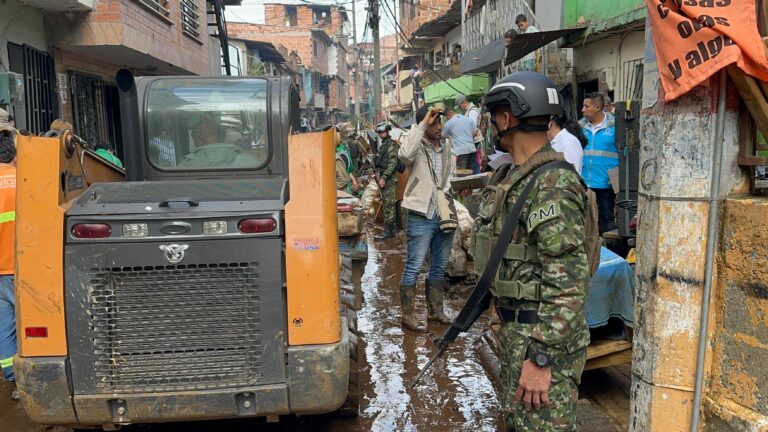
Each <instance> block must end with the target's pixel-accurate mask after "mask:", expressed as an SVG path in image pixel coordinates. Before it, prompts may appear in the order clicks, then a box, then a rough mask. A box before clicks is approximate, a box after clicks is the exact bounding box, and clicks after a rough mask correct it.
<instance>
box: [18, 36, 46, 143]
mask: <svg viewBox="0 0 768 432" xmlns="http://www.w3.org/2000/svg"><path fill="white" fill-rule="evenodd" d="M8 66H9V69H10V71H11V72H16V73H19V74H21V75H22V76H23V77H24V100H23V101H21V102H19V103H14V104H13V105H10V106H9V108H10V111H11V114H13V115H14V117H15V118H16V127H17V128H18V129H26V130H28V131H30V132H32V133H35V134H39V133H43V132H47V131H48V128H49V126H50V125H51V122H52V121H53V120H54V119H56V117H58V115H59V110H58V108H59V102H58V99H57V98H56V90H55V82H56V70H55V68H54V65H53V57H51V55H50V54H48V53H46V52H43V51H39V50H36V49H34V48H32V47H30V46H27V45H23V46H22V45H16V44H12V43H9V44H8Z"/></svg>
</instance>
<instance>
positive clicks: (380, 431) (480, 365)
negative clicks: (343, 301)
mask: <svg viewBox="0 0 768 432" xmlns="http://www.w3.org/2000/svg"><path fill="white" fill-rule="evenodd" d="M403 240H404V239H403ZM368 246H369V259H368V262H367V265H366V268H365V273H364V275H363V281H362V282H363V283H362V287H363V293H364V303H363V306H362V309H361V310H360V311H358V330H359V331H360V333H361V337H362V340H363V347H364V351H365V358H364V359H363V362H362V363H361V368H362V369H361V376H360V380H361V381H360V382H361V395H362V400H361V407H360V416H359V417H357V418H345V417H342V416H339V415H338V414H328V415H323V416H309V417H301V418H298V417H293V416H288V417H281V418H280V421H279V422H277V423H267V422H266V420H264V419H240V420H220V421H207V422H195V423H176V424H162V425H135V426H129V427H125V428H123V429H122V430H125V431H148V432H181V431H184V432H196V431H212V430H217V431H218V430H226V431H232V432H238V431H246V430H248V431H252V430H254V428H258V430H260V431H261V430H263V431H351V432H363V431H374V432H389V431H431V430H441V431H466V430H474V431H478V432H480V431H497V430H501V429H502V420H501V414H500V413H499V412H498V409H497V407H498V402H497V398H496V391H495V389H494V385H493V383H492V381H491V380H490V379H489V374H488V372H487V371H486V368H484V366H485V365H486V363H484V362H483V359H485V358H486V357H485V356H481V355H480V353H482V352H483V350H487V345H485V344H484V342H483V341H482V332H483V331H484V329H485V328H486V327H487V323H488V319H489V318H488V317H486V316H483V317H481V319H480V320H479V321H478V322H477V323H476V325H475V326H474V327H473V328H472V329H471V330H470V332H469V333H468V334H466V335H463V336H461V337H459V338H458V339H457V341H456V343H455V344H454V345H453V346H451V347H450V348H449V349H448V350H447V351H446V354H445V356H444V357H443V358H442V359H440V360H438V361H437V362H435V364H434V365H433V367H432V369H431V370H430V371H429V372H428V373H427V374H426V375H425V376H424V378H423V379H422V381H421V383H419V385H417V386H416V387H415V388H414V389H410V388H408V387H409V385H410V383H411V382H412V380H413V378H414V377H415V376H416V374H417V373H418V371H419V369H420V368H421V367H422V366H423V365H424V364H426V363H427V361H428V360H429V358H430V357H431V355H432V354H433V353H434V344H433V342H432V339H433V338H436V337H438V336H440V335H441V334H442V332H443V331H444V330H445V329H446V327H445V326H439V325H434V324H432V323H430V324H429V326H428V331H429V332H428V333H423V334H415V333H412V332H408V331H403V330H402V329H401V328H400V310H399V296H398V285H399V280H400V275H401V273H402V269H403V264H404V263H403V261H404V249H405V248H404V245H403V244H402V243H401V240H400V239H393V240H390V241H387V242H384V243H381V244H375V243H374V242H372V241H369V245H368ZM419 286H420V287H423V280H421V281H420V285H419ZM471 288H472V287H470V286H468V285H464V284H461V283H459V284H451V285H449V291H448V294H447V296H446V298H447V299H448V300H449V304H448V305H447V308H446V313H447V314H448V315H449V316H451V317H452V316H455V315H456V314H457V313H458V311H459V309H460V308H461V306H462V305H463V302H464V298H465V297H466V296H467V295H468V294H469V291H470V290H471ZM417 315H418V317H419V318H420V319H421V320H424V321H425V320H426V304H425V300H424V297H423V289H420V293H419V296H418V297H417ZM594 391H597V392H599V391H600V390H599V389H596V390H594ZM9 393H10V387H9V386H8V385H4V386H2V387H0V431H3V432H5V431H9V432H10V431H13V432H41V431H50V432H69V429H66V428H61V427H53V428H51V427H48V428H46V427H44V426H40V425H35V424H32V423H30V422H29V420H28V419H27V418H26V415H25V414H24V411H23V409H22V408H21V405H20V404H19V403H15V402H11V401H10V399H9V397H8V394H9ZM579 406H580V410H581V411H580V414H579V416H580V424H581V430H585V431H613V430H619V429H618V428H616V426H615V424H614V423H613V422H612V421H611V420H610V419H609V418H608V417H607V416H605V415H604V414H602V413H600V412H599V411H598V410H596V409H595V408H593V407H592V404H590V402H589V401H587V400H583V401H581V402H580V405H579Z"/></svg>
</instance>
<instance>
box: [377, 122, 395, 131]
mask: <svg viewBox="0 0 768 432" xmlns="http://www.w3.org/2000/svg"><path fill="white" fill-rule="evenodd" d="M375 130H376V132H389V131H391V130H392V126H390V125H389V123H387V122H381V123H379V124H377V125H376V129H375Z"/></svg>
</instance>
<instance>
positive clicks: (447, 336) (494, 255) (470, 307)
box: [410, 161, 572, 388]
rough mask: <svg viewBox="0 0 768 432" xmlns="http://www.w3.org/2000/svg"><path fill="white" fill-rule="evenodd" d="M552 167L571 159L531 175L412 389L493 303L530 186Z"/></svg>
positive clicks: (552, 164)
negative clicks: (499, 273)
mask: <svg viewBox="0 0 768 432" xmlns="http://www.w3.org/2000/svg"><path fill="white" fill-rule="evenodd" d="M550 168H565V169H572V168H571V165H570V164H569V163H568V162H565V161H555V162H550V163H548V164H546V165H543V166H541V167H539V168H537V169H536V171H534V172H533V173H532V174H531V175H530V177H531V180H530V181H529V182H528V184H527V185H526V186H525V189H524V190H523V193H522V194H520V197H519V198H518V199H517V201H515V205H513V206H512V209H511V210H509V213H507V219H506V221H505V222H504V227H503V228H502V229H501V233H500V234H499V238H498V239H497V240H496V244H494V245H493V249H491V255H490V256H489V257H488V263H487V264H486V266H485V269H484V270H483V274H482V275H480V279H478V281H477V285H475V289H474V290H473V291H472V294H471V295H470V296H469V299H468V300H467V303H466V304H464V307H463V308H462V309H461V312H459V315H458V316H457V317H456V318H455V319H454V320H453V322H452V323H451V326H450V327H448V330H446V331H445V333H444V334H443V337H442V338H440V339H438V340H437V341H436V342H435V345H436V346H437V348H438V349H437V352H436V353H435V355H434V356H432V358H431V359H430V360H429V362H427V364H426V365H424V367H423V368H422V369H421V371H419V374H418V375H416V378H415V379H414V380H413V383H411V386H410V388H413V387H415V386H416V384H418V382H419V380H420V379H421V377H422V376H423V375H424V373H425V372H426V371H427V370H428V369H429V368H430V367H431V366H432V363H434V362H435V360H437V359H438V358H440V357H441V356H442V355H443V353H444V352H445V350H446V348H448V345H449V344H451V343H453V341H455V340H456V337H457V336H458V335H459V334H460V333H462V332H465V331H467V330H469V328H470V327H472V324H474V323H475V321H477V318H478V317H479V316H480V315H481V314H482V313H483V312H485V310H486V309H488V306H490V304H491V296H492V294H491V292H490V287H491V282H492V281H493V279H494V277H495V275H496V271H497V270H498V269H499V264H501V258H502V257H503V256H504V251H505V250H506V249H507V246H508V245H509V243H510V242H511V241H512V234H513V233H514V232H515V228H517V223H518V220H519V218H520V212H521V211H522V210H523V205H524V204H525V202H526V201H527V200H528V195H529V194H530V193H531V189H533V185H534V184H535V183H536V178H537V177H538V176H539V174H541V173H542V172H544V171H546V170H547V169H550Z"/></svg>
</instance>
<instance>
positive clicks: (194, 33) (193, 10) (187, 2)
mask: <svg viewBox="0 0 768 432" xmlns="http://www.w3.org/2000/svg"><path fill="white" fill-rule="evenodd" d="M180 6H181V30H182V31H183V32H184V34H186V35H187V36H190V37H193V38H195V39H200V6H198V5H197V2H196V0H181V4H180Z"/></svg>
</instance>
